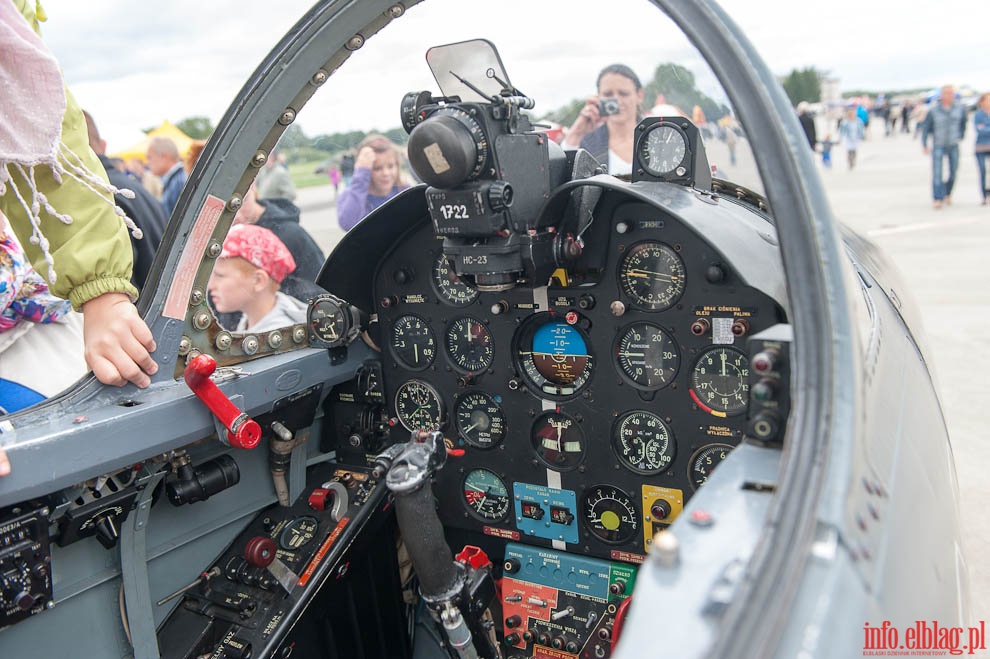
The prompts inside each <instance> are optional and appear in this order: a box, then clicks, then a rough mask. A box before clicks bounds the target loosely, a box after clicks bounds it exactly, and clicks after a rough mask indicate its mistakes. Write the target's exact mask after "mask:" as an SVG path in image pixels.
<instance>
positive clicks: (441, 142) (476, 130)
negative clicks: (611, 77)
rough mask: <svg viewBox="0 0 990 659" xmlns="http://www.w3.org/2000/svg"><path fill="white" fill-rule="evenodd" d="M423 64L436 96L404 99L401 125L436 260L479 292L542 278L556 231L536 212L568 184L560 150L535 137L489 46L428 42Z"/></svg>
mask: <svg viewBox="0 0 990 659" xmlns="http://www.w3.org/2000/svg"><path fill="white" fill-rule="evenodd" d="M426 61H427V63H428V64H429V66H430V69H431V70H432V72H433V77H434V78H435V79H436V81H437V84H438V85H439V86H440V91H441V94H442V95H441V96H440V97H435V96H433V95H432V94H431V93H430V92H410V93H409V94H406V96H405V97H404V98H403V100H402V108H401V113H402V125H403V127H404V128H405V130H406V132H408V133H409V145H408V153H409V163H410V165H411V167H412V169H413V171H414V172H415V173H416V175H417V176H418V177H419V178H420V179H421V180H422V181H423V182H425V183H426V184H428V185H429V187H428V188H427V190H426V200H427V205H428V207H429V210H430V217H431V218H432V220H433V225H434V228H435V230H436V233H437V235H438V236H443V237H444V242H443V251H444V254H445V255H446V256H447V258H448V259H449V260H450V261H451V263H452V264H453V267H454V270H455V272H456V273H457V274H458V275H459V276H460V277H462V278H464V279H465V280H466V281H468V282H469V283H472V284H473V285H474V286H476V287H477V288H479V289H481V290H487V291H500V290H506V289H509V288H512V287H513V286H515V285H516V284H517V283H518V282H519V281H521V280H526V281H531V282H539V283H542V282H545V281H546V279H547V278H548V277H549V275H550V272H552V270H553V265H554V257H553V254H554V239H555V233H554V231H553V229H552V227H547V226H541V222H540V216H539V210H540V208H541V206H542V205H543V203H544V202H545V201H546V200H547V199H548V198H549V196H550V193H551V191H552V190H553V189H555V188H556V187H557V186H559V185H560V184H562V183H564V182H565V180H566V178H567V158H566V156H565V155H564V152H563V150H562V149H561V148H560V147H559V146H558V145H557V144H556V143H554V142H553V141H552V140H550V139H548V138H547V137H546V136H545V135H544V134H542V133H539V132H535V130H534V126H533V125H532V124H531V123H530V120H529V118H528V117H527V116H526V114H525V113H523V110H526V109H530V108H532V107H533V106H534V102H533V100H532V99H530V98H528V97H526V96H525V95H523V94H522V93H520V92H519V90H517V89H516V88H515V87H513V86H512V84H511V83H510V82H509V77H508V75H507V74H506V73H505V68H504V67H503V65H502V60H501V58H500V57H499V55H498V51H497V50H496V49H495V46H494V45H493V44H492V43H491V42H489V41H486V40H484V39H476V40H472V41H464V42H459V43H454V44H448V45H446V46H436V47H434V48H431V49H430V50H429V51H427V54H426Z"/></svg>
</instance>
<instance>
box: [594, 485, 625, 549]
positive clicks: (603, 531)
mask: <svg viewBox="0 0 990 659" xmlns="http://www.w3.org/2000/svg"><path fill="white" fill-rule="evenodd" d="M582 504H583V505H582V508H583V513H584V514H583V518H584V523H585V524H586V525H587V526H588V529H589V530H590V531H591V532H592V533H594V534H595V536H596V537H597V538H598V539H599V540H602V541H604V542H608V543H610V544H619V543H623V542H628V541H629V540H631V539H632V538H634V537H635V536H636V535H637V533H636V532H637V530H638V529H639V514H638V513H637V511H636V505H635V504H634V503H633V499H632V497H631V496H629V495H628V494H626V493H625V492H623V491H622V490H620V489H619V488H617V487H612V486H611V485H598V486H596V487H593V488H591V489H590V490H588V491H587V492H586V493H585V495H584V497H583V501H582Z"/></svg>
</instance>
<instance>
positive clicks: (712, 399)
mask: <svg viewBox="0 0 990 659" xmlns="http://www.w3.org/2000/svg"><path fill="white" fill-rule="evenodd" d="M689 393H690V395H691V400H693V401H694V402H695V404H696V405H697V406H698V407H700V408H701V409H702V410H704V411H705V412H708V413H709V414H712V415H714V416H722V417H724V416H732V415H735V414H741V413H742V412H745V411H746V405H747V403H749V358H748V357H746V355H745V354H744V353H743V352H742V351H741V350H739V349H737V348H730V347H728V346H716V347H714V348H709V349H708V350H705V351H704V352H703V353H701V356H700V357H698V360H697V361H696V362H695V363H694V369H693V370H692V371H691V388H690V389H689Z"/></svg>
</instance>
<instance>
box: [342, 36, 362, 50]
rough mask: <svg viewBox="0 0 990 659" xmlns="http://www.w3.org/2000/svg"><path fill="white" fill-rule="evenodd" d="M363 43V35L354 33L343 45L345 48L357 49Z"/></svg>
mask: <svg viewBox="0 0 990 659" xmlns="http://www.w3.org/2000/svg"><path fill="white" fill-rule="evenodd" d="M363 45H364V37H362V36H361V35H360V34H355V35H354V36H353V37H351V38H350V39H348V40H347V44H346V45H345V46H344V47H345V48H347V50H357V49H358V48H360V47H361V46H363Z"/></svg>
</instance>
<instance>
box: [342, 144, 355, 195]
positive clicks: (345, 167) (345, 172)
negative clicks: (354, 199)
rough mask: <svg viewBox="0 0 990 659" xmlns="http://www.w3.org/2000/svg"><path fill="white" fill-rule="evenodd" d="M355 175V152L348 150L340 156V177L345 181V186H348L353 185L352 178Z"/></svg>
mask: <svg viewBox="0 0 990 659" xmlns="http://www.w3.org/2000/svg"><path fill="white" fill-rule="evenodd" d="M353 177H354V153H353V152H351V151H348V152H347V153H345V154H344V155H342V156H341V157H340V179H341V180H342V181H343V182H344V187H345V188H348V187H350V185H351V179H352V178H353Z"/></svg>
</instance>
